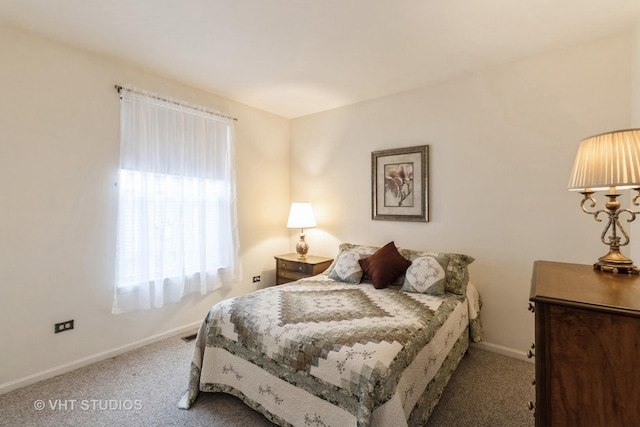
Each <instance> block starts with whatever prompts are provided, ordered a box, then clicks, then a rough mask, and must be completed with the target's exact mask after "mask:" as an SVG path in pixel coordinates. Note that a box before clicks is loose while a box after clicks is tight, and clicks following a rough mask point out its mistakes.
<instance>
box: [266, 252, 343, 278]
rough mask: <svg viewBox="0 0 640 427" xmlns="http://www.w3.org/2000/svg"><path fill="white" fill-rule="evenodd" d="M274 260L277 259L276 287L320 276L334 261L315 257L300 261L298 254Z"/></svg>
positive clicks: (286, 255) (278, 257)
mask: <svg viewBox="0 0 640 427" xmlns="http://www.w3.org/2000/svg"><path fill="white" fill-rule="evenodd" d="M274 258H275V259H276V285H281V284H283V283H287V282H293V281H294V280H299V279H303V278H305V277H311V276H315V275H316V274H320V273H322V272H323V271H325V270H326V269H327V268H328V267H329V266H330V265H331V262H332V261H333V260H332V259H331V258H324V257H319V256H313V255H308V256H307V257H306V258H304V259H300V258H298V254H285V255H278V256H275V257H274Z"/></svg>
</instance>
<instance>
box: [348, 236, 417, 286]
mask: <svg viewBox="0 0 640 427" xmlns="http://www.w3.org/2000/svg"><path fill="white" fill-rule="evenodd" d="M358 262H359V263H360V266H361V267H362V270H363V271H364V273H365V274H366V275H367V276H369V277H370V278H371V282H372V283H373V287H374V288H376V289H382V288H386V287H387V286H389V285H390V284H392V283H393V281H394V280H396V279H397V278H398V277H399V276H401V275H402V274H404V272H405V271H407V268H409V266H410V265H411V261H409V260H407V259H406V258H405V257H403V256H402V255H400V252H398V249H396V245H395V244H394V243H393V242H389V243H387V244H386V245H384V246H383V247H381V248H380V249H378V250H377V251H376V252H375V253H374V254H373V255H371V256H370V257H368V258H365V259H361V260H360V261H358Z"/></svg>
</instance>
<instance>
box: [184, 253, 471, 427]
mask: <svg viewBox="0 0 640 427" xmlns="http://www.w3.org/2000/svg"><path fill="white" fill-rule="evenodd" d="M472 261H473V258H471V257H469V256H466V255H461V254H450V253H433V252H424V251H416V250H406V249H398V248H396V246H395V244H394V243H393V242H389V243H388V244H387V245H385V246H383V247H373V246H364V245H355V244H349V243H345V244H342V245H340V247H339V251H338V255H337V256H336V258H335V259H334V261H333V263H332V264H331V266H330V267H329V268H328V269H327V270H326V271H325V272H324V273H322V274H320V275H317V276H313V277H310V278H305V279H301V280H298V281H295V282H291V283H288V284H284V285H279V286H273V287H269V288H265V289H261V290H258V291H255V292H253V293H251V294H248V295H243V296H239V297H235V298H231V299H228V300H225V301H222V302H220V303H218V304H216V305H215V306H213V307H212V308H211V310H210V311H209V312H208V314H207V316H206V317H205V319H204V321H203V322H202V324H201V326H200V329H199V331H198V334H197V338H196V345H195V350H194V355H193V360H192V362H191V374H190V380H189V385H188V390H187V391H186V392H185V394H184V395H183V396H182V398H181V400H180V402H179V403H178V406H179V407H180V408H182V409H188V408H190V407H191V406H192V405H193V404H194V403H195V402H196V399H197V396H198V394H199V392H224V393H229V394H232V395H235V396H237V397H238V398H240V399H242V400H243V401H244V402H245V403H246V404H247V405H248V406H250V407H251V408H253V409H255V410H257V411H259V412H261V413H262V414H264V415H265V416H266V417H267V418H268V419H269V420H271V421H272V422H274V423H275V424H278V425H281V426H289V425H293V426H333V427H337V426H352V427H353V426H359V427H363V426H388V425H394V426H403V425H408V426H417V425H424V424H425V423H426V421H427V419H428V417H429V415H430V414H431V412H432V410H433V408H434V407H435V405H436V404H437V402H438V400H439V398H440V395H441V393H442V391H443V390H444V387H445V386H446V384H447V382H448V381H449V378H450V376H451V374H452V373H453V371H454V370H455V369H456V367H457V366H458V363H459V362H460V360H461V359H462V357H463V355H464V354H465V352H466V350H467V348H468V346H469V342H470V341H474V342H477V341H480V339H481V333H482V327H481V324H480V318H479V313H480V307H481V302H480V296H479V294H478V292H477V289H476V288H475V287H474V286H473V285H472V284H471V283H469V273H468V269H467V266H468V264H470V263H471V262H472Z"/></svg>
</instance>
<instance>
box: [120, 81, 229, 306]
mask: <svg viewBox="0 0 640 427" xmlns="http://www.w3.org/2000/svg"><path fill="white" fill-rule="evenodd" d="M120 98H121V101H120V126H121V130H120V138H121V144H120V180H119V183H118V187H119V200H118V236H117V248H116V276H115V277H116V283H115V296H114V303H113V310H112V311H113V313H123V312H127V311H131V310H139V309H149V308H151V307H162V306H163V304H164V303H166V302H177V301H179V300H180V299H181V298H182V296H183V295H186V294H189V293H194V292H200V293H201V294H206V293H207V292H210V291H212V290H215V289H217V288H219V287H220V286H221V285H222V284H223V283H227V282H228V283H232V282H236V281H239V280H240V276H241V271H240V265H239V259H238V250H239V245H238V226H237V216H236V197H235V196H236V194H235V172H234V156H233V120H232V119H228V118H225V117H222V116H219V115H216V114H213V113H210V112H207V111H203V110H201V109H198V108H194V107H190V106H187V105H183V104H179V103H176V102H172V101H169V100H162V99H159V98H158V97H156V96H154V95H152V94H148V93H144V92H142V91H138V90H130V89H126V88H123V89H121V90H120Z"/></svg>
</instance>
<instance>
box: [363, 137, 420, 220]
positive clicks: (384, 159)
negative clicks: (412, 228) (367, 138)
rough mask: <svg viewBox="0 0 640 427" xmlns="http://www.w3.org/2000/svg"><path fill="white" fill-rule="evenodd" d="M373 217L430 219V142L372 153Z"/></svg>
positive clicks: (377, 218)
mask: <svg viewBox="0 0 640 427" xmlns="http://www.w3.org/2000/svg"><path fill="white" fill-rule="evenodd" d="M371 181H372V182H371V203H372V208H371V218H372V219H373V220H382V221H414V222H428V221H429V146H428V145H420V146H415V147H406V148H394V149H390V150H382V151H374V152H372V153H371Z"/></svg>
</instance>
